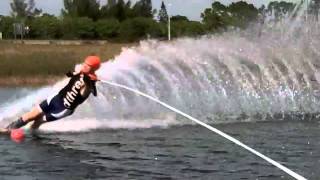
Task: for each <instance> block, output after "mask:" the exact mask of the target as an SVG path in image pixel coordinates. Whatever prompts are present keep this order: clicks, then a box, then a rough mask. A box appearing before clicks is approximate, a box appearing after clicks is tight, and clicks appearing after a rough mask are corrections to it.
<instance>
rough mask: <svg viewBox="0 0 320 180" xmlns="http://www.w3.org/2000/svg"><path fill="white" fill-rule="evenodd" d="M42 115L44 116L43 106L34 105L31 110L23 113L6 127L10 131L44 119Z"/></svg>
mask: <svg viewBox="0 0 320 180" xmlns="http://www.w3.org/2000/svg"><path fill="white" fill-rule="evenodd" d="M42 117H43V112H42V110H41V108H40V107H39V106H36V107H33V108H32V109H31V111H29V112H27V113H25V114H24V115H22V116H21V118H19V119H18V120H16V121H14V122H12V123H11V124H9V125H8V126H7V128H6V129H7V130H8V131H10V130H11V129H19V128H21V127H23V126H24V125H26V124H27V123H29V122H32V121H38V120H42ZM39 126H40V125H39Z"/></svg>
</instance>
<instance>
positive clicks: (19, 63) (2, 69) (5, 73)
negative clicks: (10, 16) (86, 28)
mask: <svg viewBox="0 0 320 180" xmlns="http://www.w3.org/2000/svg"><path fill="white" fill-rule="evenodd" d="M134 45H135V44H116V43H110V44H108V43H107V44H104V45H99V44H82V45H56V44H48V45H36V44H32V45H30V44H15V43H12V42H1V41H0V62H1V66H0V86H39V85H45V84H51V83H53V82H56V81H57V80H58V79H60V78H61V77H63V76H64V74H65V73H66V72H68V71H70V70H73V69H74V65H75V64H76V63H80V62H82V61H83V59H84V58H85V57H86V56H87V55H90V54H96V55H99V56H101V57H102V60H107V59H110V58H113V57H114V56H115V55H118V54H119V53H120V52H121V48H122V47H131V46H134Z"/></svg>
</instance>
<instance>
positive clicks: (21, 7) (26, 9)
mask: <svg viewBox="0 0 320 180" xmlns="http://www.w3.org/2000/svg"><path fill="white" fill-rule="evenodd" d="M10 6H11V10H12V12H11V14H12V15H13V16H14V17H17V18H25V17H33V16H36V15H39V14H41V12H42V10H41V9H37V8H35V2H34V0H29V2H28V3H26V2H25V0H13V1H12V3H10Z"/></svg>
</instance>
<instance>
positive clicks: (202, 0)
mask: <svg viewBox="0 0 320 180" xmlns="http://www.w3.org/2000/svg"><path fill="white" fill-rule="evenodd" d="M11 1H12V0H0V15H9V14H10V11H11V8H10V2H11ZM106 1H107V0H100V2H101V4H105V2H106ZM136 1H137V0H132V2H133V3H134V2H136ZM214 1H215V0H164V2H165V3H166V4H168V3H171V4H172V5H171V7H170V9H169V7H168V6H167V10H169V11H170V12H171V13H170V14H172V15H178V14H179V15H183V16H187V17H188V18H189V19H191V20H197V21H199V20H200V14H201V12H203V11H204V9H205V8H208V7H210V6H211V4H212V3H213V2H214ZM236 1H239V0H220V2H221V3H223V4H230V3H231V2H236ZM245 1H247V2H248V3H253V4H254V5H255V6H256V7H261V5H263V4H268V3H269V2H270V1H271V0H245ZM287 1H288V0H287ZM291 1H298V0H291ZM35 2H36V7H37V8H40V9H42V10H43V11H44V12H47V13H49V14H55V15H60V12H61V8H63V0H35ZM161 2H162V0H152V5H153V8H154V9H159V8H160V5H161Z"/></svg>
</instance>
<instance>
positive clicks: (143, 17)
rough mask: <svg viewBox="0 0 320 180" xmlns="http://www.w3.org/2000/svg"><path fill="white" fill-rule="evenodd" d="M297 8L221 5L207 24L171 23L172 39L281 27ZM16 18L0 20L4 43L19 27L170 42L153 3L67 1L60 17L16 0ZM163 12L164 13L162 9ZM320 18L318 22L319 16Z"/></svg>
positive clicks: (205, 18)
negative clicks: (269, 20)
mask: <svg viewBox="0 0 320 180" xmlns="http://www.w3.org/2000/svg"><path fill="white" fill-rule="evenodd" d="M302 3H303V2H299V3H297V4H295V3H291V2H285V1H281V2H278V1H273V2H270V3H269V4H268V5H267V6H264V5H263V6H262V7H260V8H257V7H255V6H254V5H253V4H249V3H247V2H245V1H238V2H233V3H231V4H230V5H224V4H222V3H220V2H218V1H215V2H213V3H212V5H211V7H209V8H207V9H205V10H204V12H202V13H201V22H198V21H190V20H189V19H188V18H187V17H185V16H181V15H176V16H173V17H171V20H172V21H171V26H172V28H171V29H172V31H171V34H172V37H183V36H191V37H195V36H199V35H203V34H208V33H216V32H221V31H224V30H226V29H227V28H229V27H232V28H239V29H244V28H246V27H248V26H249V25H250V24H251V23H256V22H259V21H264V19H265V17H267V16H268V17H273V19H274V20H275V21H279V20H280V19H281V18H284V17H286V16H287V15H288V14H290V13H292V12H293V11H294V9H295V8H296V7H297V5H299V4H302ZM310 4H311V7H310V8H309V11H310V13H314V14H316V15H317V14H318V13H319V6H320V5H319V3H318V1H316V0H312V1H311V3H310ZM10 6H11V15H10V16H1V17H0V31H1V32H2V33H3V37H4V38H7V39H10V38H13V37H14V27H13V24H14V23H23V24H24V25H25V26H28V27H29V29H26V37H27V38H29V39H105V40H110V41H137V40H140V39H145V38H157V39H165V38H166V37H167V33H168V32H167V23H168V13H167V10H166V5H165V3H164V2H162V4H161V7H159V12H157V11H156V10H155V9H154V7H153V6H152V3H151V0H139V1H137V2H136V3H134V4H133V3H132V2H131V1H130V0H128V1H124V0H108V1H107V4H105V5H101V4H100V3H99V1H98V0H64V8H63V9H62V10H61V15H60V16H54V15H50V14H47V13H42V10H41V9H37V8H36V7H35V1H34V0H28V1H27V0H12V2H11V4H10ZM157 8H158V7H157ZM316 17H317V16H316Z"/></svg>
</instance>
